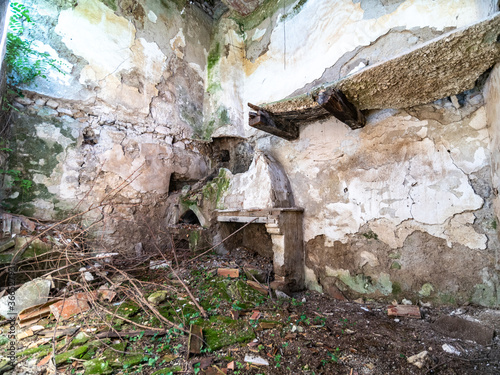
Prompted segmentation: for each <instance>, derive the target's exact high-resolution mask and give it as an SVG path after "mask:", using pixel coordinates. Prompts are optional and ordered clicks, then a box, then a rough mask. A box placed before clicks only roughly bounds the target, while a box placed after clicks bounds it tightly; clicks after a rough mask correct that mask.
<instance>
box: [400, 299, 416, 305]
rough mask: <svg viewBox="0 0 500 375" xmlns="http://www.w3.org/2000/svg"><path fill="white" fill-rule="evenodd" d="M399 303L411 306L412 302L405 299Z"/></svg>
mask: <svg viewBox="0 0 500 375" xmlns="http://www.w3.org/2000/svg"><path fill="white" fill-rule="evenodd" d="M401 303H402V304H403V305H408V306H409V305H413V302H411V301H410V300H409V299H406V298H403V300H402V301H401Z"/></svg>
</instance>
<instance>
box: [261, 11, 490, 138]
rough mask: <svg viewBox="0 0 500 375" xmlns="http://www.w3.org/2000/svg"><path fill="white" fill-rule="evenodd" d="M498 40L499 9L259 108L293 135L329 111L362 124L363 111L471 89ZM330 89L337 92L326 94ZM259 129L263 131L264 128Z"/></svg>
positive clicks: (403, 105) (353, 124) (426, 100)
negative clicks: (399, 51)
mask: <svg viewBox="0 0 500 375" xmlns="http://www.w3.org/2000/svg"><path fill="white" fill-rule="evenodd" d="M499 40H500V12H497V13H495V14H494V15H492V16H490V17H488V18H486V19H484V20H482V21H480V22H477V23H474V24H472V25H469V26H466V27H463V28H460V29H457V30H454V31H451V32H448V33H445V34H443V35H441V36H439V37H437V38H435V39H432V40H430V41H427V42H425V43H423V44H421V45H419V46H417V47H415V48H413V49H410V50H409V51H408V52H406V53H404V54H402V55H399V56H396V57H393V58H391V59H389V60H386V61H383V62H380V63H377V64H374V65H372V66H368V67H366V68H364V69H363V70H361V71H359V72H357V73H354V74H352V75H350V76H347V77H344V78H342V79H341V80H339V81H336V82H330V83H325V84H323V85H321V86H318V87H316V88H314V89H313V90H311V92H310V93H309V94H305V95H300V96H295V97H291V98H287V99H284V100H281V101H278V102H273V103H268V104H262V105H260V106H258V107H257V108H259V110H260V111H261V112H265V113H266V114H267V117H268V118H271V119H272V120H273V122H274V126H275V127H276V128H284V129H285V130H287V129H292V131H290V132H288V133H289V134H292V135H295V136H296V137H298V134H296V133H294V132H296V130H294V129H295V128H297V129H298V126H299V124H300V123H305V122H311V121H316V120H320V119H323V118H326V117H328V116H331V115H334V116H335V117H337V118H338V119H339V120H340V121H343V122H344V123H346V124H347V125H349V126H350V127H351V128H353V129H356V128H359V127H362V126H363V125H364V117H363V116H362V114H361V112H360V111H361V110H369V109H382V108H408V107H412V106H416V105H421V104H427V103H430V102H433V101H434V100H437V99H441V98H444V97H447V96H450V95H456V94H459V93H461V92H463V91H466V90H469V89H471V88H473V87H474V85H475V83H476V80H477V79H478V78H479V76H480V75H481V74H483V73H484V72H485V71H486V70H488V69H489V68H491V67H492V66H493V65H494V64H495V63H497V62H498V61H500V43H499ZM332 94H334V95H335V97H334V98H333V99H330V98H331V96H332ZM325 98H328V100H325ZM329 100H331V102H330V103H329ZM325 103H326V104H325ZM253 107H256V106H253ZM257 128H259V127H257ZM262 130H264V131H267V130H266V129H265V127H264V129H262ZM280 130H281V129H280ZM270 133H272V132H270ZM273 134H276V132H275V133H273ZM289 134H287V135H288V136H289ZM276 135H278V136H282V135H279V134H276ZM283 138H285V139H295V138H294V137H293V136H289V138H287V137H283Z"/></svg>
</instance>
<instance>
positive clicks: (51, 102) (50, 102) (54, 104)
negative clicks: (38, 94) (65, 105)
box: [45, 99, 59, 109]
mask: <svg viewBox="0 0 500 375" xmlns="http://www.w3.org/2000/svg"><path fill="white" fill-rule="evenodd" d="M45 105H47V106H48V107H50V108H53V109H56V108H57V107H59V103H58V102H56V101H55V100H53V99H49V100H47V103H45Z"/></svg>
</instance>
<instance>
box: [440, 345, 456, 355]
mask: <svg viewBox="0 0 500 375" xmlns="http://www.w3.org/2000/svg"><path fill="white" fill-rule="evenodd" d="M441 347H442V348H443V350H444V351H445V352H446V353H450V354H455V355H460V352H459V351H458V350H457V349H455V347H453V346H452V345H450V344H443V345H442V346H441Z"/></svg>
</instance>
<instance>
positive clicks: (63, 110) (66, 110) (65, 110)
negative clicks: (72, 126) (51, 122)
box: [57, 108, 73, 116]
mask: <svg viewBox="0 0 500 375" xmlns="http://www.w3.org/2000/svg"><path fill="white" fill-rule="evenodd" d="M57 112H59V113H62V114H63V115H68V116H73V111H72V110H71V109H69V108H57Z"/></svg>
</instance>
